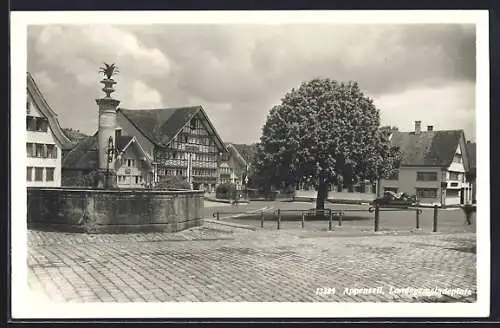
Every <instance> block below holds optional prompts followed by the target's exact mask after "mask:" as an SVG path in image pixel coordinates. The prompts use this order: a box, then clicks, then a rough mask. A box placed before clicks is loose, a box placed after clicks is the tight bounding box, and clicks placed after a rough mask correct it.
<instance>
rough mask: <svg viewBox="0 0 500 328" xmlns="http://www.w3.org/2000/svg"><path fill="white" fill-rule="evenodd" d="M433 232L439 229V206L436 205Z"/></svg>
mask: <svg viewBox="0 0 500 328" xmlns="http://www.w3.org/2000/svg"><path fill="white" fill-rule="evenodd" d="M432 231H433V232H437V231H438V206H437V205H434V224H433V229H432Z"/></svg>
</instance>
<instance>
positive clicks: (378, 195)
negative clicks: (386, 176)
mask: <svg viewBox="0 0 500 328" xmlns="http://www.w3.org/2000/svg"><path fill="white" fill-rule="evenodd" d="M376 197H377V198H378V197H380V178H378V179H377V195H376Z"/></svg>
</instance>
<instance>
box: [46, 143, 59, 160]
mask: <svg viewBox="0 0 500 328" xmlns="http://www.w3.org/2000/svg"><path fill="white" fill-rule="evenodd" d="M47 155H48V158H57V147H56V145H47Z"/></svg>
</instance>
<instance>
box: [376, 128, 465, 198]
mask: <svg viewBox="0 0 500 328" xmlns="http://www.w3.org/2000/svg"><path fill="white" fill-rule="evenodd" d="M420 124H421V122H420V121H417V122H416V123H415V131H412V132H399V131H395V132H393V133H392V135H391V143H392V144H393V145H395V146H398V147H399V148H400V150H401V151H402V153H403V157H402V161H401V165H400V167H399V170H398V171H397V172H396V173H395V174H394V175H393V176H392V177H389V178H387V179H382V180H381V181H380V183H381V188H380V191H381V192H384V191H393V192H396V193H402V192H406V193H409V194H412V195H416V196H417V199H418V201H419V202H420V203H422V204H432V205H434V204H437V205H442V206H449V205H458V204H465V203H470V202H471V201H472V188H471V185H470V183H469V182H468V181H467V180H466V175H465V173H466V172H467V169H468V161H469V155H468V152H467V148H466V140H465V135H464V133H463V131H462V130H447V131H434V130H433V127H432V126H429V127H428V128H427V131H421V128H420Z"/></svg>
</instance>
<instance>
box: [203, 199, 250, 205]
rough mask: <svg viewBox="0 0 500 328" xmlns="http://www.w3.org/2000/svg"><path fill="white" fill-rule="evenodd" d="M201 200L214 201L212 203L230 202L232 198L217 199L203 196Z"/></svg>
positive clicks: (246, 202) (244, 202) (240, 202)
mask: <svg viewBox="0 0 500 328" xmlns="http://www.w3.org/2000/svg"><path fill="white" fill-rule="evenodd" d="M203 200H206V201H209V202H214V203H222V204H232V203H233V201H232V200H228V199H217V198H209V197H203ZM248 203H250V202H249V201H248V200H246V201H239V202H238V204H248Z"/></svg>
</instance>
